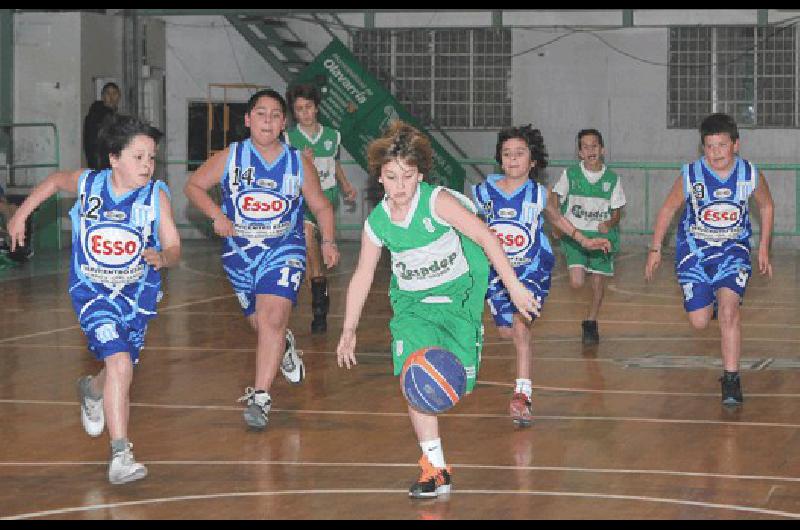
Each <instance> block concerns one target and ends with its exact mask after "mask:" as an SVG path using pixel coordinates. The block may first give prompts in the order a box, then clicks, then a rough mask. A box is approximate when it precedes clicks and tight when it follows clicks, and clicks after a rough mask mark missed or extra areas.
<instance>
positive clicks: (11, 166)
mask: <svg viewBox="0 0 800 530" xmlns="http://www.w3.org/2000/svg"><path fill="white" fill-rule="evenodd" d="M14 127H51V128H52V129H53V148H54V150H55V153H54V156H53V158H54V161H53V162H52V163H45V164H5V168H6V171H8V179H9V182H8V184H9V187H12V186H14V185H15V183H14V173H13V171H12V170H14V169H29V168H41V167H54V168H58V167H60V165H61V149H60V140H59V135H58V126H57V125H56V124H55V123H53V122H49V121H48V122H20V123H0V128H8V129H11V128H14ZM12 152H13V144H12ZM0 167H3V166H0Z"/></svg>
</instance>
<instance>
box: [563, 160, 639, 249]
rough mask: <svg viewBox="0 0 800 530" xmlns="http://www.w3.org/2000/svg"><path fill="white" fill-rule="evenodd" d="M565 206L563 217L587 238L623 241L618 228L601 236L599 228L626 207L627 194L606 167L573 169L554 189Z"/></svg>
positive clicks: (578, 167)
mask: <svg viewBox="0 0 800 530" xmlns="http://www.w3.org/2000/svg"><path fill="white" fill-rule="evenodd" d="M553 191H554V192H555V193H556V194H558V196H559V202H560V203H561V213H562V214H563V215H564V217H566V218H567V219H568V220H569V221H570V222H571V223H572V224H573V225H575V227H576V228H577V229H578V230H580V231H581V232H583V234H584V235H586V236H587V237H607V238H608V239H609V240H612V242H615V241H616V240H618V238H619V230H618V227H616V226H615V227H614V228H613V229H611V230H610V231H609V233H608V234H600V232H599V231H598V225H599V224H600V223H601V222H603V221H608V220H609V219H611V212H612V210H616V209H617V208H621V207H622V206H624V205H625V193H624V192H623V191H622V184H621V182H620V179H619V176H617V174H616V173H614V172H613V171H611V170H610V169H608V168H607V167H605V166H603V168H602V169H601V170H600V171H597V172H593V171H589V170H587V169H586V168H585V166H584V165H583V162H581V163H580V165H578V166H570V167H568V168H566V169H565V170H564V172H563V173H562V174H561V178H560V179H559V181H558V182H557V183H556V185H555V186H554V187H553Z"/></svg>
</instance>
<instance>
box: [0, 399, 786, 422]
mask: <svg viewBox="0 0 800 530" xmlns="http://www.w3.org/2000/svg"><path fill="white" fill-rule="evenodd" d="M0 404H8V405H18V404H24V405H58V406H69V407H75V406H77V405H78V403H77V402H76V401H48V400H38V399H0ZM130 406H131V407H139V408H149V409H173V410H186V409H190V410H191V409H194V410H221V411H236V412H241V410H242V408H241V406H232V405H175V404H172V405H164V404H155V403H131V404H130ZM271 410H272V411H273V412H286V413H290V414H309V415H313V414H319V415H324V416H384V417H397V418H405V417H407V416H408V412H405V411H404V412H371V411H353V410H305V409H278V408H273V409H271ZM438 416H439V417H444V418H455V419H464V418H474V419H503V420H507V419H508V415H507V414H439V415H438ZM533 419H534V420H553V421H609V422H613V421H628V422H639V423H667V424H686V425H730V426H736V427H783V428H790V429H797V428H800V424H794V423H776V422H755V421H723V420H692V419H666V418H641V417H635V416H545V415H537V414H534V416H533Z"/></svg>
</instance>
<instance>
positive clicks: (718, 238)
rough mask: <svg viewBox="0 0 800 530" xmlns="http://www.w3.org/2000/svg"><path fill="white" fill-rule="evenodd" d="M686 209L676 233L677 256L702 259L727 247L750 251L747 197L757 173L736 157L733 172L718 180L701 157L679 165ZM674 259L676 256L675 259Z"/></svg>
mask: <svg viewBox="0 0 800 530" xmlns="http://www.w3.org/2000/svg"><path fill="white" fill-rule="evenodd" d="M682 175H683V185H684V189H683V191H684V196H685V198H686V209H685V211H684V213H683V217H682V218H681V221H680V223H679V224H678V229H677V233H676V239H677V249H678V253H679V254H681V253H691V254H696V255H697V256H698V257H700V258H701V259H702V258H703V257H704V256H707V255H711V254H718V253H719V252H720V251H724V250H727V249H728V248H729V247H730V246H732V245H736V246H739V247H744V248H745V249H746V250H747V251H748V252H749V251H750V236H751V234H752V233H753V230H752V227H751V226H750V213H749V206H748V202H749V198H750V195H751V194H752V193H753V191H754V190H755V188H756V185H757V184H758V170H757V169H756V167H755V166H754V165H753V164H751V163H750V162H748V161H747V160H744V159H742V158H739V157H738V156H737V157H736V160H735V163H734V166H733V169H732V170H731V173H730V175H729V176H728V178H727V179H726V180H722V179H720V178H719V176H718V175H717V174H716V173H714V171H713V170H712V169H711V168H710V167H708V165H707V164H706V161H705V160H704V159H703V158H700V159H699V160H696V161H695V162H693V163H691V164H686V165H684V166H683V170H682ZM676 257H677V256H676Z"/></svg>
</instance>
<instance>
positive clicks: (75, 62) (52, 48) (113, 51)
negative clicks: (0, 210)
mask: <svg viewBox="0 0 800 530" xmlns="http://www.w3.org/2000/svg"><path fill="white" fill-rule="evenodd" d="M121 63H122V19H121V18H120V17H112V16H105V15H99V14H95V13H17V14H15V15H14V64H15V70H14V121H15V122H16V123H30V122H51V123H55V125H56V126H57V127H58V133H59V154H60V165H61V167H62V168H78V167H82V166H83V165H84V164H85V158H84V156H83V147H82V130H83V117H84V116H85V115H86V112H87V111H88V110H89V106H90V105H91V104H92V102H93V101H94V100H95V95H94V82H93V78H95V77H116V78H118V79H121V77H122V65H121ZM14 145H15V152H14V156H15V161H16V163H18V164H26V163H38V164H41V163H47V162H52V161H54V159H55V154H54V153H55V145H54V136H53V134H52V131H51V129H49V128H44V127H36V128H30V129H28V128H26V129H17V130H16V131H15V141H14ZM52 170H53V169H52V168H47V169H29V170H24V169H21V170H18V171H17V183H18V184H19V185H26V186H30V185H34V184H36V183H37V182H39V181H41V179H43V178H44V177H45V176H46V175H47V174H49V173H50V172H51V171H52Z"/></svg>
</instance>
